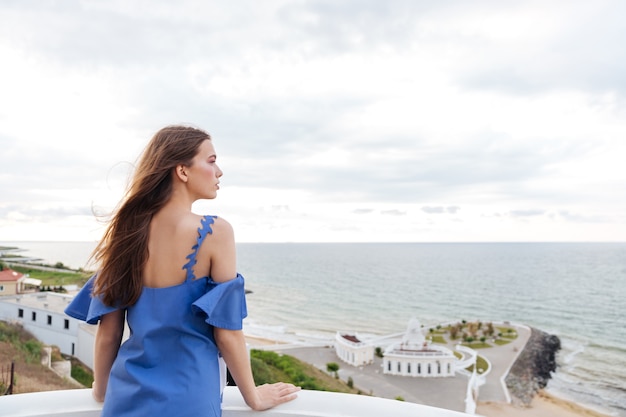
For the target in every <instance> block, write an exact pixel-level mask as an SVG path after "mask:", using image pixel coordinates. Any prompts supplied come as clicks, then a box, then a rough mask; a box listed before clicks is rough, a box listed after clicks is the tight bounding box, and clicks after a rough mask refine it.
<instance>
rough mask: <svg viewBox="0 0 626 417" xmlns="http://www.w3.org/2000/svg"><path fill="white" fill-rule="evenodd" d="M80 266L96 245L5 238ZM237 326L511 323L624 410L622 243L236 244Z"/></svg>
mask: <svg viewBox="0 0 626 417" xmlns="http://www.w3.org/2000/svg"><path fill="white" fill-rule="evenodd" d="M11 243H12V244H13V245H14V246H19V247H21V248H24V249H28V251H25V252H23V253H22V254H23V255H25V256H36V257H40V258H43V259H45V260H46V261H48V262H50V263H56V262H57V261H60V262H63V263H64V264H66V265H69V266H73V267H83V266H85V262H86V259H87V257H88V255H89V253H90V251H91V249H93V246H94V244H93V243H84V242H83V243H81V242H65V243H53V242H5V243H0V245H8V244H11ZM238 263H239V270H240V272H241V273H242V274H243V275H244V276H245V277H246V286H247V288H248V289H249V290H252V291H253V293H252V294H251V295H250V296H249V297H248V307H249V313H250V316H249V318H248V319H246V331H248V332H251V333H254V334H256V335H258V336H265V337H270V338H277V339H284V340H295V339H299V338H300V339H301V338H309V339H310V338H331V337H333V335H334V333H335V331H337V330H350V331H358V332H361V333H364V334H380V335H384V334H390V333H397V332H402V331H403V330H404V328H405V326H406V324H407V321H408V320H409V319H410V318H411V317H416V318H418V319H419V320H420V321H421V322H422V323H424V324H425V325H426V326H429V325H434V324H437V323H439V322H444V321H451V320H454V321H458V320H462V319H466V320H475V319H479V320H482V321H490V320H498V321H499V320H510V321H515V322H520V323H525V324H528V325H530V326H534V327H537V328H539V329H542V330H544V331H546V332H548V333H552V334H556V335H558V336H559V338H560V339H561V343H562V350H561V351H560V352H559V355H558V358H557V360H558V365H559V367H558V369H557V372H556V373H555V375H554V376H553V379H552V380H550V382H549V385H548V390H549V391H550V392H552V393H554V394H556V395H559V396H562V397H565V398H568V399H572V400H574V401H577V402H580V403H582V404H586V405H591V406H595V407H601V408H603V409H605V410H606V409H608V410H609V411H610V412H611V413H613V414H614V415H617V416H620V417H626V326H625V325H624V317H625V316H624V313H623V312H624V311H626V244H624V243H474V244H472V243H428V244H427V243H415V244H409V243H402V244H390V243H384V244H382V243H381V244H379V243H363V244H292V243H290V244H268V243H266V244H252V243H247V244H239V245H238Z"/></svg>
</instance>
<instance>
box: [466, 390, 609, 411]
mask: <svg viewBox="0 0 626 417" xmlns="http://www.w3.org/2000/svg"><path fill="white" fill-rule="evenodd" d="M476 415H480V416H484V417H501V416H507V417H554V416H558V417H612V415H611V414H606V413H602V412H600V411H596V410H593V409H591V408H588V407H586V406H584V405H582V404H578V403H576V402H574V401H570V400H566V399H563V398H560V397H557V396H555V395H554V394H550V393H548V392H546V391H545V390H541V391H539V392H538V393H537V394H536V395H535V397H534V398H533V400H532V402H531V403H530V406H529V407H516V406H514V405H512V404H507V403H497V402H491V401H488V402H480V401H479V402H478V405H477V407H476Z"/></svg>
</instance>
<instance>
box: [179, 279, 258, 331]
mask: <svg viewBox="0 0 626 417" xmlns="http://www.w3.org/2000/svg"><path fill="white" fill-rule="evenodd" d="M191 308H192V309H193V311H194V312H195V313H196V314H205V315H206V320H205V321H206V322H207V323H208V324H210V325H211V326H213V327H219V328H222V329H228V330H241V329H242V328H243V319H244V318H245V317H246V316H247V315H248V309H247V306H246V294H245V289H244V279H243V276H241V274H237V277H236V278H234V279H232V280H230V281H226V282H222V283H216V282H212V281H209V284H208V286H207V291H206V293H205V294H204V295H203V296H202V297H200V298H198V299H197V300H196V301H195V302H194V303H193V304H192V305H191Z"/></svg>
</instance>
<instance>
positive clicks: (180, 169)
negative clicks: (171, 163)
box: [175, 164, 189, 182]
mask: <svg viewBox="0 0 626 417" xmlns="http://www.w3.org/2000/svg"><path fill="white" fill-rule="evenodd" d="M175 173H176V176H177V177H178V179H179V180H181V181H182V182H187V180H188V179H189V177H188V176H187V167H186V166H185V165H182V164H180V165H176V168H175Z"/></svg>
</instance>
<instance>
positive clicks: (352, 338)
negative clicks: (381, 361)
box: [335, 332, 374, 366]
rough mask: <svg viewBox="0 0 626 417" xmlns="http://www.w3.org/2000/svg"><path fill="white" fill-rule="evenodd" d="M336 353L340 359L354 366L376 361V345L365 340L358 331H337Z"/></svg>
mask: <svg viewBox="0 0 626 417" xmlns="http://www.w3.org/2000/svg"><path fill="white" fill-rule="evenodd" d="M335 353H336V354H337V357H339V359H341V360H342V361H344V362H346V363H347V364H350V365H352V366H362V365H369V364H371V363H373V362H374V346H373V345H372V344H371V343H367V342H363V341H362V340H361V338H360V337H359V335H358V334H356V333H345V332H337V334H336V335H335Z"/></svg>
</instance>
